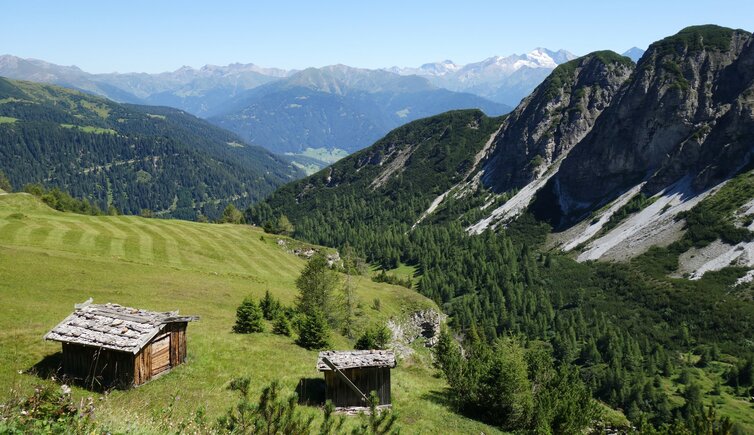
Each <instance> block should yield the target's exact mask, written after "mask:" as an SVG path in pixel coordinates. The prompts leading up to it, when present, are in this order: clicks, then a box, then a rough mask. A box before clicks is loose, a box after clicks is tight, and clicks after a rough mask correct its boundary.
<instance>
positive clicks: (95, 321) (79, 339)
mask: <svg viewBox="0 0 754 435" xmlns="http://www.w3.org/2000/svg"><path fill="white" fill-rule="evenodd" d="M198 319H199V318H198V317H196V316H179V315H178V311H172V312H164V313H160V312H155V311H145V310H140V309H137V308H129V307H124V306H121V305H118V304H110V303H107V304H102V305H95V304H92V303H91V299H89V300H88V301H86V302H84V303H83V304H77V305H76V309H75V311H74V312H73V313H72V314H71V315H70V316H68V317H66V318H65V320H63V321H62V322H60V324H58V325H57V326H56V327H54V328H52V330H51V331H50V332H48V333H47V334H46V335H45V337H44V338H45V339H46V340H52V341H60V342H64V343H75V344H83V345H87V346H96V347H103V348H106V349H113V350H118V351H122V352H131V353H133V354H136V353H138V352H139V351H140V350H141V349H142V348H143V347H144V346H145V345H146V344H147V343H149V341H150V340H152V338H154V337H155V336H156V335H157V334H158V333H159V332H160V331H161V330H162V328H163V326H164V325H166V324H168V323H173V322H190V321H193V320H198Z"/></svg>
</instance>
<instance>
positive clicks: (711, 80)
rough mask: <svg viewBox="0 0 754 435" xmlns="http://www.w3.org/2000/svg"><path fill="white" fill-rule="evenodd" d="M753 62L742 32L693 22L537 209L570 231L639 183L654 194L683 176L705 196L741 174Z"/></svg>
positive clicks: (752, 117) (631, 85) (651, 59)
mask: <svg viewBox="0 0 754 435" xmlns="http://www.w3.org/2000/svg"><path fill="white" fill-rule="evenodd" d="M753 63H754V46H753V44H752V37H751V34H750V33H748V32H745V31H743V30H732V29H726V28H722V27H717V26H696V27H690V28H687V29H684V30H682V31H681V32H679V33H678V34H677V35H674V36H671V37H668V38H665V39H663V40H661V41H658V42H656V43H654V44H652V45H651V46H650V47H649V49H648V50H647V52H646V54H645V55H644V56H643V57H642V59H641V61H640V63H639V64H638V65H637V68H636V72H635V74H634V75H633V76H632V77H631V79H630V80H628V81H626V83H625V84H624V85H623V88H622V89H621V90H620V91H619V92H618V94H617V96H616V99H615V101H614V102H613V103H612V104H611V105H610V107H609V108H608V109H607V110H605V112H604V113H603V114H602V116H600V118H599V120H598V121H597V122H596V123H595V125H594V128H593V129H592V130H591V131H590V132H589V133H588V134H587V135H586V136H585V137H584V139H583V140H582V141H581V142H580V143H579V144H578V145H577V146H576V147H574V149H573V151H572V152H571V153H570V155H569V156H568V158H566V159H565V160H564V161H563V163H562V165H561V167H560V170H559V171H558V173H557V174H556V175H555V176H554V177H553V179H552V180H550V183H549V184H548V186H547V188H546V189H547V190H548V192H547V194H546V195H542V196H541V198H540V200H541V201H540V204H539V205H540V206H542V205H545V207H544V208H545V209H549V210H552V209H553V208H555V209H557V210H556V213H553V216H550V217H551V218H552V221H553V223H554V224H556V225H560V226H568V225H570V224H573V223H575V222H578V221H579V220H581V219H582V218H583V217H584V216H585V215H586V214H587V213H589V212H591V211H592V210H595V209H596V208H599V207H600V206H602V205H604V204H607V203H609V202H610V201H612V200H613V199H615V198H616V197H618V196H620V195H621V194H622V193H623V192H625V191H627V190H628V189H630V188H632V187H633V186H636V185H637V184H639V183H642V182H644V183H645V184H644V186H643V188H642V191H643V193H645V194H647V195H650V196H651V195H653V194H655V193H657V192H660V191H661V190H663V189H665V188H667V187H668V186H670V185H671V184H673V183H675V182H677V181H678V180H680V179H681V178H683V177H685V176H692V178H693V180H692V183H691V185H692V186H693V187H694V189H695V191H698V192H701V191H704V190H705V189H707V188H709V187H711V186H714V185H716V184H718V183H720V182H721V181H723V180H725V179H727V178H729V177H730V176H732V175H734V174H735V173H736V172H738V171H740V170H741V168H742V167H743V166H745V165H746V164H748V162H750V160H751V154H752V148H754V147H753V146H752V144H754V142H753V141H752V139H754V87H753V84H754V83H752V80H753V79H754V68H753V66H754V64H753ZM543 202H544V204H543ZM540 209H542V207H540Z"/></svg>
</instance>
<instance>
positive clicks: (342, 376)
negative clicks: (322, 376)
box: [322, 356, 369, 403]
mask: <svg viewBox="0 0 754 435" xmlns="http://www.w3.org/2000/svg"><path fill="white" fill-rule="evenodd" d="M322 362H323V363H325V364H326V365H327V367H330V370H332V371H333V372H335V374H336V375H338V377H339V378H340V379H341V380H342V381H343V382H345V383H346V385H347V386H348V388H350V389H352V390H353V391H354V392H355V393H356V394H358V395H359V396H361V400H363V401H364V402H365V403H369V399H367V396H366V394H364V393H363V392H362V391H361V390H360V389H359V387H357V386H356V384H354V383H353V382H351V380H350V379H348V376H346V374H345V373H343V372H342V371H340V369H339V368H337V367H335V364H333V363H332V361H330V360H329V359H328V358H327V357H326V356H323V357H322Z"/></svg>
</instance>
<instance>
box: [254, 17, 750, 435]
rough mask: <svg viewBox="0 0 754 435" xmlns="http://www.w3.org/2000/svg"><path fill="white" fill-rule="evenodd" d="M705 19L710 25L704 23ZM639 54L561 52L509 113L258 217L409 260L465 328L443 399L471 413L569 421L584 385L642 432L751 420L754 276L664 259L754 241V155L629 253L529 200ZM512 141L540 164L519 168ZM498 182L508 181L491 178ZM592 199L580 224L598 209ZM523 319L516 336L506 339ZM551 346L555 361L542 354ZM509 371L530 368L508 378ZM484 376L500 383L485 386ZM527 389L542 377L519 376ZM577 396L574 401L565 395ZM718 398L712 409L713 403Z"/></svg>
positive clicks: (427, 128) (373, 159) (450, 128)
mask: <svg viewBox="0 0 754 435" xmlns="http://www.w3.org/2000/svg"><path fill="white" fill-rule="evenodd" d="M699 30H701V32H702V33H703V32H704V31H705V29H697V30H695V32H697V33H694V35H698V34H699V33H698V32H699ZM713 33H714V32H713ZM723 33H725V32H723ZM726 34H727V35H729V36H731V37H735V38H738V37H739V36H740V35H741V34H740V33H735V34H734V33H726ZM695 37H697V36H692V37H690V39H691V40H692V41H693V38H695ZM700 37H706V36H700ZM748 44H750V42H749V43H748ZM749 46H750V45H747V47H749ZM648 53H652V50H650V51H648ZM644 62H645V61H641V62H640V65H641V64H643V63H644ZM632 69H633V63H632V62H631V61H630V60H629V59H627V58H622V57H620V56H618V55H616V54H614V53H605V52H599V53H595V54H593V55H589V56H586V57H584V58H581V59H577V60H575V61H573V62H572V63H569V64H565V65H561V67H559V68H558V69H556V70H555V72H554V73H553V76H552V77H551V78H550V79H548V80H546V81H545V83H543V85H542V86H540V87H539V88H538V89H537V90H536V91H535V94H534V95H533V96H532V97H530V98H528V99H526V100H524V102H522V105H521V106H520V107H519V108H518V109H517V110H516V111H515V112H514V113H513V114H512V115H510V116H509V117H508V118H506V119H492V118H487V117H485V116H484V115H483V114H481V113H479V112H472V111H469V112H451V113H448V114H444V115H440V116H437V117H432V118H428V119H424V120H419V121H416V122H413V123H411V124H408V125H407V126H405V127H403V128H400V129H396V130H395V131H393V132H391V133H390V134H389V135H388V136H386V137H385V138H383V139H382V140H380V141H378V142H377V143H375V144H374V145H373V146H372V147H370V148H367V149H366V150H363V151H362V152H360V153H357V154H355V155H353V156H351V157H349V158H348V159H344V160H343V161H341V162H338V163H336V164H334V165H333V166H332V167H330V168H328V169H327V170H324V171H322V172H320V173H318V174H315V175H313V176H311V177H309V178H306V179H304V180H301V181H298V182H295V183H292V184H289V185H287V186H285V187H284V188H282V189H280V190H279V191H277V192H276V193H275V194H273V195H272V196H271V197H270V198H269V199H268V200H266V201H265V202H263V203H261V204H259V205H257V206H255V207H252V208H250V209H249V210H248V211H247V215H248V219H249V220H251V221H253V222H255V223H258V224H260V225H266V226H267V227H268V228H270V229H272V230H274V229H275V225H274V222H276V221H277V220H278V219H279V218H280V216H282V215H285V216H286V217H287V218H289V219H290V221H291V222H292V224H293V226H294V227H295V235H296V237H299V238H301V239H304V240H309V241H312V242H317V243H323V244H326V245H330V246H345V245H349V246H352V247H354V248H355V249H356V250H357V252H359V253H361V254H363V255H364V256H366V257H367V258H368V259H369V260H370V261H372V262H375V263H378V264H382V265H383V267H384V268H385V269H387V270H388V274H390V273H391V272H390V269H393V268H395V267H396V266H399V265H401V266H403V265H409V266H412V267H414V268H415V270H416V275H417V278H418V285H417V286H416V288H417V290H418V291H419V292H421V293H422V294H424V295H426V296H428V297H430V298H432V299H433V300H435V301H436V302H437V303H438V304H440V305H441V306H442V307H443V308H444V310H445V311H446V312H447V313H448V314H450V315H451V325H452V326H453V328H454V330H455V332H456V333H458V334H459V335H460V336H461V337H462V338H463V340H462V343H461V344H460V346H463V350H464V351H463V352H460V351H459V348H458V346H459V344H457V343H455V341H454V340H451V339H447V340H446V341H445V346H444V347H441V350H440V351H439V354H438V361H439V362H440V364H441V365H442V367H443V371H444V372H445V374H446V377H447V379H448V381H449V383H450V387H451V391H450V392H449V394H448V399H449V400H451V401H452V402H453V403H454V404H455V406H456V408H457V410H458V411H459V412H462V413H465V414H467V415H470V416H473V417H475V418H478V419H481V420H484V421H488V422H491V423H494V424H497V425H499V426H501V427H503V428H505V429H509V430H515V429H532V430H549V431H552V432H555V433H564V431H565V432H568V433H570V432H569V431H570V430H573V429H574V428H575V427H582V428H583V425H584V424H587V423H588V422H587V423H584V422H583V421H582V422H579V421H575V420H574V418H568V417H567V416H569V415H570V416H573V415H574V411H573V409H582V410H583V412H585V413H586V412H588V410H589V409H590V408H589V406H588V403H587V402H585V401H584V400H583V396H581V392H583V390H582V388H586V389H587V390H588V391H589V394H590V395H591V396H592V397H594V398H595V399H599V400H600V401H602V402H604V403H606V404H608V405H609V406H610V407H613V408H615V409H620V410H622V412H623V413H624V414H625V415H626V416H627V417H628V418H629V420H630V421H631V422H632V424H634V425H635V426H637V427H638V428H639V429H640V430H641V431H642V432H643V433H652V431H653V430H655V429H657V430H660V431H662V432H663V433H667V432H670V431H676V432H673V433H700V431H704V430H706V429H704V426H703V424H709V425H710V427H711V426H712V425H715V427H728V429H727V430H734V429H735V430H736V431H738V432H740V433H748V432H750V431H752V430H754V420H752V418H751V413H750V405H749V404H748V398H749V396H750V394H749V393H750V391H751V388H752V387H753V386H754V378H752V376H751V374H750V373H754V371H752V370H751V369H750V367H751V366H752V361H753V359H752V350H753V349H752V346H751V344H750V339H749V338H750V337H749V336H750V332H749V331H750V325H751V324H753V323H754V303H752V302H751V288H750V285H749V284H746V283H745V281H741V280H740V278H742V277H744V275H745V274H746V272H747V268H745V267H735V266H736V265H735V264H732V265H728V264H727V263H726V264H724V265H723V267H722V268H721V270H719V271H711V272H707V273H706V274H704V275H703V276H702V275H700V276H699V277H698V278H699V279H697V280H693V281H691V280H687V279H683V278H677V277H671V276H669V273H675V272H674V271H675V270H676V268H677V266H678V263H679V256H680V255H681V253H682V252H685V250H687V249H688V248H689V247H691V246H698V247H702V246H706V244H709V243H711V242H712V241H714V240H717V239H718V238H720V237H722V238H723V240H724V241H725V240H727V239H726V237H728V238H729V239H730V240H728V241H729V242H733V243H738V242H741V241H747V240H751V238H750V235H749V234H748V231H749V230H745V229H743V228H741V226H742V225H743V226H746V227H748V226H749V225H750V224H751V222H750V220H748V221H747V220H746V219H744V217H745V216H749V215H747V214H746V213H749V212H748V211H741V212H740V213H739V214H740V215H741V217H740V218H739V217H736V218H735V219H734V218H733V217H732V216H729V214H730V213H733V211H735V210H741V208H742V207H743V208H744V209H746V208H747V207H749V206H750V204H749V203H748V201H749V200H750V199H752V197H754V195H752V194H751V193H750V192H749V190H748V188H749V187H748V186H750V179H751V175H750V174H748V173H746V168H743V172H742V173H741V175H739V177H738V178H736V179H734V180H733V181H731V182H729V185H726V186H725V187H722V188H721V189H720V190H716V191H715V192H713V194H712V195H711V196H707V197H704V196H700V197H697V200H696V202H693V203H690V204H689V205H688V207H687V211H686V212H685V213H683V214H681V215H679V216H678V218H677V222H678V225H679V226H680V227H681V230H680V234H685V235H683V236H682V237H683V238H682V239H681V240H680V241H679V242H677V244H673V245H671V246H670V247H668V248H654V249H651V250H649V252H647V253H645V254H643V255H638V256H635V257H634V258H633V259H630V260H626V261H624V262H622V263H595V262H586V263H579V262H577V261H576V260H575V258H574V256H572V255H568V254H563V253H562V252H561V251H560V250H559V249H552V246H553V243H552V241H551V240H549V241H548V239H551V238H552V237H553V236H552V235H551V232H552V228H551V227H550V225H549V224H548V223H546V222H543V221H538V220H537V219H536V218H535V217H533V216H532V215H531V214H529V213H527V212H526V208H527V206H528V205H529V202H528V201H529V199H531V198H537V197H536V195H535V193H536V191H537V190H538V188H539V187H536V188H532V187H530V186H531V185H534V186H541V185H537V184H534V183H536V181H537V180H544V181H547V179H549V178H550V177H551V176H552V174H554V173H557V170H558V168H559V165H560V163H561V162H562V161H563V160H564V159H565V161H567V159H571V158H573V156H574V152H575V151H574V152H569V151H570V150H571V149H573V150H578V147H579V146H581V141H582V138H584V137H587V139H585V140H590V139H589V131H590V130H591V129H592V127H593V126H596V125H599V123H600V121H601V120H602V119H603V117H604V116H605V115H604V114H603V113H611V114H615V113H616V112H614V111H613V112H608V111H609V110H610V109H609V108H608V109H605V108H606V107H607V106H609V105H610V104H612V102H613V101H615V97H616V96H624V92H625V91H624V89H625V88H626V87H627V86H638V85H636V84H632V83H633V82H632V81H631V80H632V79H631V77H634V75H632V74H631V70H632ZM689 74H691V72H689ZM626 83H627V84H626ZM540 98H545V100H542V99H540ZM527 108H528V109H527ZM540 108H541V109H542V110H540ZM603 110H604V112H603ZM621 115H622V116H626V113H623V112H621ZM611 116H612V115H611ZM537 117H539V120H538V121H536V119H537ZM608 119H609V118H608ZM672 122H678V120H676V121H672ZM736 125H737V126H738V127H740V128H741V130H740V131H739V132H738V133H735V132H733V131H732V130H730V131H728V132H727V134H732V135H734V136H735V135H736V134H738V135H739V137H741V135H746V134H748V130H747V127H746V124H744V123H740V124H736ZM595 128H596V127H595ZM600 128H601V129H602V128H604V129H605V131H607V130H608V126H604V127H600ZM505 135H509V136H507V137H506V136H505ZM510 135H520V136H514V137H511V136H510ZM517 139H518V140H517ZM517 144H518V145H520V146H521V147H522V149H521V150H517V149H515V146H514V145H517ZM522 144H529V145H530V146H528V147H526V149H523V148H524V145H522ZM498 146H499V147H506V146H508V147H510V148H511V150H510V151H509V152H508V153H505V152H501V148H496V147H498ZM714 146H715V145H714V144H712V143H710V144H709V147H708V148H706V149H705V154H704V155H707V154H706V153H713V148H714ZM502 150H503V151H504V148H502ZM624 152H626V151H625V150H624ZM515 153H519V154H515ZM576 155H577V156H578V155H581V153H576ZM425 156H433V157H431V158H427V157H425ZM490 156H492V157H490ZM603 157H604V156H603ZM506 158H516V159H518V161H524V162H532V164H530V165H529V166H528V167H525V168H521V167H520V165H519V166H516V165H512V164H511V165H509V163H510V162H508V161H507V160H506ZM577 163H578V162H576V163H572V164H571V165H572V166H573V165H576V164H577ZM700 163H701V160H700ZM637 164H638V163H637ZM685 164H686V165H689V166H691V165H693V164H692V162H690V161H688V160H686V162H685ZM501 165H503V166H501ZM504 165H508V166H507V167H509V168H511V169H516V170H518V171H521V172H519V173H518V174H512V173H511V171H500V172H499V174H508V175H511V174H512V176H511V177H510V178H509V179H508V180H501V179H499V178H498V179H492V180H491V179H485V178H483V177H488V176H489V177H491V178H494V175H495V174H494V170H495V169H499V168H505V167H506V166H504ZM676 167H677V166H676ZM522 169H523V171H522ZM589 171H590V169H589V168H582V171H581V173H580V177H581V179H582V183H581V185H580V186H581V188H582V190H587V189H589V188H590V187H594V189H595V190H599V189H602V188H604V187H605V186H604V185H601V184H599V182H596V183H598V185H594V184H593V183H591V182H590V181H589V176H590V172H589ZM729 173H730V172H729ZM733 174H735V172H733ZM531 180H534V182H532V183H529V184H527V182H530V181H531ZM492 181H495V182H494V183H493V182H492ZM511 181H512V183H511ZM611 182H612V181H611ZM614 182H615V183H618V182H619V181H617V180H616V181H614ZM489 185H493V186H496V187H500V186H507V187H505V188H502V190H501V191H495V190H494V189H488V188H486V187H485V186H489ZM527 189H529V190H528V192H527ZM555 192H556V193H557V192H558V191H557V190H555ZM546 193H547V192H546ZM520 194H523V195H528V196H526V197H527V198H528V199H526V200H525V201H524V200H521V201H520V206H519V205H515V204H512V206H511V208H510V209H511V210H516V213H515V214H514V216H518V217H517V218H515V219H512V218H511V219H509V220H508V222H507V224H505V225H499V226H497V225H496V226H494V227H493V226H490V227H487V226H484V227H483V228H481V230H480V231H478V235H472V236H470V235H469V232H468V231H467V230H468V229H469V227H470V225H471V224H474V223H475V222H479V221H480V219H482V218H483V217H485V216H488V215H489V213H490V211H491V210H493V209H497V208H498V207H501V208H502V207H503V206H505V205H506V204H507V203H508V202H509V201H510V202H513V200H514V199H516V198H517V196H516V195H520ZM687 195H693V193H688V194H687ZM690 197H693V196H690ZM684 198H686V199H688V198H689V197H684ZM732 198H738V199H736V200H732ZM553 200H554V199H553V198H552V197H544V196H543V197H540V198H539V199H538V200H537V199H535V201H534V202H535V205H536V206H538V207H542V204H548V203H551V202H552V201H553ZM651 201H653V200H649V199H647V198H646V197H645V199H644V200H643V201H642V200H641V197H637V198H636V199H635V200H634V201H632V202H630V205H627V206H626V207H625V208H622V209H621V210H622V211H621V213H622V216H624V217H625V216H626V215H631V214H635V213H637V211H638V210H642V209H643V208H645V207H647V205H648V204H650V203H651ZM744 206H745V207H744ZM513 207H515V208H513ZM668 207H671V206H668ZM616 208H618V207H617V206H616ZM542 210H543V209H541V208H540V209H538V210H537V211H538V212H541V211H542ZM598 213H601V211H600V210H595V217H594V220H592V217H587V218H586V220H585V224H584V225H589V224H590V220H592V222H591V223H594V222H595V221H596V220H597V217H596V216H599V214H598ZM737 213H738V212H737ZM619 215H621V214H620V213H618V214H616V219H619V218H618V216H619ZM736 216H738V215H736ZM611 225H617V223H616V222H613V223H611ZM735 228H739V229H735ZM705 229H707V230H708V231H705ZM605 231H607V230H605ZM475 233H476V232H475ZM747 246H748V245H747ZM742 249H743V248H742ZM746 249H748V248H746ZM726 266H728V267H726ZM511 335H512V336H514V337H518V338H517V339H514V340H513V342H511V341H510V339H509V338H508V337H510V336H511ZM517 340H520V341H517ZM501 354H503V355H513V356H511V357H510V358H507V357H506V358H503V357H499V355H501ZM462 355H463V356H462ZM515 355H518V357H517V356H515ZM548 361H549V362H548ZM553 362H554V364H555V367H557V370H555V371H553V369H551V368H548V367H549V366H548V364H550V363H553ZM522 367H523V368H524V369H522ZM526 370H528V372H527V371H526ZM556 372H557V375H556V374H554V373H556ZM501 373H519V375H518V377H516V376H514V375H510V376H511V377H508V378H505V379H503V377H504V376H503V375H502V374H501ZM573 373H577V374H578V375H577V376H576V375H574V376H572V374H573ZM552 379H561V380H562V383H560V384H553V383H552V381H551V380H552ZM497 382H499V384H498V383H497ZM490 385H497V386H499V387H500V388H498V389H494V388H493V389H492V390H493V391H491V390H490V388H489V386H490ZM511 385H514V386H517V387H511ZM532 388H533V390H534V391H543V390H546V391H547V393H541V394H536V393H535V394H533V395H529V394H527V393H525V392H526V391H531V389H532ZM567 398H569V399H567ZM579 398H581V399H579ZM569 403H570V404H571V405H572V406H575V407H576V408H570V412H569V410H568V409H567V406H569V405H567V404H569ZM548 404H549V405H548ZM553 404H560V405H562V406H564V407H566V409H564V408H560V407H559V405H553ZM519 405H520V406H519ZM710 405H714V406H715V407H717V410H716V411H714V412H713V411H708V410H707V408H706V407H707V406H710ZM543 409H547V410H549V412H550V413H549V414H548V413H546V412H545V413H544V414H543V412H544V411H543ZM713 414H714V415H713ZM506 416H507V417H510V418H506ZM728 418H730V419H731V420H730V421H729V420H726V419H728ZM731 421H732V422H731ZM703 422H707V423H703ZM579 425H581V426H579ZM700 425H701V426H700ZM726 425H727V426H726ZM731 427H733V429H731ZM545 428H546V429H545ZM567 428H570V429H567ZM684 431H685V432H684ZM721 433H726V432H721Z"/></svg>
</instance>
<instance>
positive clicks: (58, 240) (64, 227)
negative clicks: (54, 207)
mask: <svg viewBox="0 0 754 435" xmlns="http://www.w3.org/2000/svg"><path fill="white" fill-rule="evenodd" d="M48 223H49V224H50V225H51V226H52V227H53V229H52V231H50V233H49V234H48V235H47V239H46V240H45V241H44V245H45V246H47V247H49V248H51V249H61V248H64V247H65V244H64V243H63V240H64V238H65V236H66V234H68V233H69V232H70V231H71V225H69V224H68V222H67V221H64V220H62V219H54V218H50V219H49V220H48Z"/></svg>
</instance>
